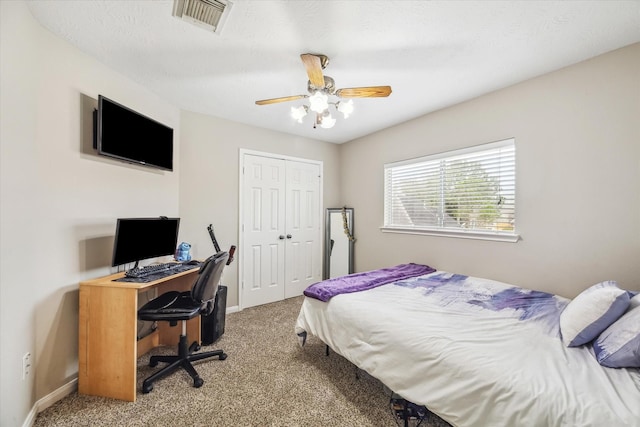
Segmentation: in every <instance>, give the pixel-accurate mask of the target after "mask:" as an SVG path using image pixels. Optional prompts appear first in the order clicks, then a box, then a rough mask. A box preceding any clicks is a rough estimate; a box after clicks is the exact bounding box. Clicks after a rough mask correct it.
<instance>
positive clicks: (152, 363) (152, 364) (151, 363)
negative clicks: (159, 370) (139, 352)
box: [149, 359, 158, 368]
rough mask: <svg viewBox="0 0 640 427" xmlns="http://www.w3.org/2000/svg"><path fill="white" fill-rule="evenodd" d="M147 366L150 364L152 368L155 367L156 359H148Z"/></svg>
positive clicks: (156, 364)
mask: <svg viewBox="0 0 640 427" xmlns="http://www.w3.org/2000/svg"><path fill="white" fill-rule="evenodd" d="M149 366H151V367H152V368H155V367H156V366H158V361H157V360H154V359H150V360H149Z"/></svg>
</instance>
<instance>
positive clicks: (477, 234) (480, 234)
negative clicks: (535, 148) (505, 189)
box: [380, 138, 520, 243]
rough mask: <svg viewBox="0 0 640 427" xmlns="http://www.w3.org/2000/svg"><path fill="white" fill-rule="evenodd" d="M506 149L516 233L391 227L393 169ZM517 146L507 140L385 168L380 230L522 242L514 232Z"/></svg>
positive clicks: (391, 163)
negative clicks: (509, 148)
mask: <svg viewBox="0 0 640 427" xmlns="http://www.w3.org/2000/svg"><path fill="white" fill-rule="evenodd" d="M505 146H512V147H513V150H514V151H513V166H514V172H513V173H514V177H513V191H514V199H513V220H514V229H513V230H479V229H465V228H460V229H456V228H451V227H444V226H442V227H440V226H425V225H421V226H404V225H390V224H388V223H387V221H388V219H389V211H390V207H389V206H388V203H389V198H388V195H387V192H388V191H389V189H388V188H387V171H388V170H389V169H393V168H396V167H401V166H406V165H417V164H419V163H426V162H432V161H436V160H446V159H455V158H459V157H460V156H465V155H470V154H473V153H480V152H482V151H488V150H494V149H496V148H501V147H505ZM515 167H516V146H515V138H507V139H504V140H500V141H495V142H490V143H486V144H480V145H475V146H472V147H467V148H462V149H457V150H450V151H446V152H441V153H437V154H432V155H427V156H421V157H417V158H413V159H406V160H400V161H396V162H389V163H385V164H384V171H383V221H384V225H383V226H382V227H380V230H381V231H382V232H384V233H400V234H421V235H430V236H441V237H453V238H464V239H476V240H491V241H500V242H510V243H515V242H518V241H519V240H520V235H519V234H518V233H517V229H516V228H515V219H516V194H517V191H516V173H517V171H516V170H515Z"/></svg>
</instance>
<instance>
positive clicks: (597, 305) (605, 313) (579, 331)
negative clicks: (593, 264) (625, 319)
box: [560, 280, 629, 347]
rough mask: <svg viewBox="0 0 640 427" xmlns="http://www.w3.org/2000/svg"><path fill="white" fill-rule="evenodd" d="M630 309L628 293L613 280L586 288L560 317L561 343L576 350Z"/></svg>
mask: <svg viewBox="0 0 640 427" xmlns="http://www.w3.org/2000/svg"><path fill="white" fill-rule="evenodd" d="M628 306H629V294H628V293H627V291H625V290H623V289H620V288H618V284H617V283H616V282H614V281H611V280H609V281H606V282H601V283H598V284H597V285H593V286H591V287H590V288H588V289H585V290H584V291H582V292H581V293H580V295H578V296H577V297H575V298H574V299H573V300H572V301H571V302H569V304H568V305H567V306H566V307H565V309H564V310H563V311H562V313H561V314H560V332H561V333H562V341H563V342H564V343H565V344H566V345H567V346H568V347H577V346H579V345H583V344H586V343H588V342H590V341H592V340H594V339H595V338H596V337H597V336H598V335H600V333H601V332H602V331H604V330H605V329H607V327H608V326H609V325H611V324H612V323H613V322H615V321H616V320H618V318H619V317H620V316H622V314H623V313H624V312H625V310H626V309H627V307H628Z"/></svg>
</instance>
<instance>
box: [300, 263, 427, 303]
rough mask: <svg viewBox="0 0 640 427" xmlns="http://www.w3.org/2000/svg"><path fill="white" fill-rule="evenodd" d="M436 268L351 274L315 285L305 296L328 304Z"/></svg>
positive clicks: (410, 266) (410, 267)
mask: <svg viewBox="0 0 640 427" xmlns="http://www.w3.org/2000/svg"><path fill="white" fill-rule="evenodd" d="M434 271H436V270H435V268H431V267H429V266H428V265H420V264H413V263H411V264H400V265H396V266H395V267H389V268H381V269H379V270H371V271H365V272H362V273H354V274H349V275H347V276H342V277H335V278H333V279H328V280H323V281H322V282H318V283H314V284H313V285H310V286H309V287H308V288H307V289H305V290H304V294H305V296H308V297H311V298H315V299H319V300H320V301H324V302H327V301H329V299H330V298H331V297H333V296H336V295H340V294H348V293H351V292H359V291H366V290H367V289H373V288H376V287H378V286H382V285H386V284H387V283H391V282H395V281H396V280H402V279H408V278H410V277H416V276H422V275H423V274H428V273H433V272H434Z"/></svg>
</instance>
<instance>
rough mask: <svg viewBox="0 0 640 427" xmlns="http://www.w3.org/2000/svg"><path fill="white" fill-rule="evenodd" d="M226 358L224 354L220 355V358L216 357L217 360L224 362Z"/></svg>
mask: <svg viewBox="0 0 640 427" xmlns="http://www.w3.org/2000/svg"><path fill="white" fill-rule="evenodd" d="M226 358H227V354H226V353H222V354H221V355H220V356H218V360H224V359H226Z"/></svg>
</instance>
